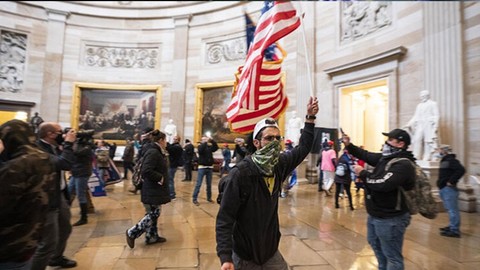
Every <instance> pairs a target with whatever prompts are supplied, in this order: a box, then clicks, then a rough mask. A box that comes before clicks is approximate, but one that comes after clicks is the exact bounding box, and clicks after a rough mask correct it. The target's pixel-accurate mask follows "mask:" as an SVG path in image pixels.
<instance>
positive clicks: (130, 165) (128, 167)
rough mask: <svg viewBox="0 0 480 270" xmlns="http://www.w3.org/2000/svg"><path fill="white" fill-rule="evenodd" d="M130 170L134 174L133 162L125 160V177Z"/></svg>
mask: <svg viewBox="0 0 480 270" xmlns="http://www.w3.org/2000/svg"><path fill="white" fill-rule="evenodd" d="M128 171H131V172H132V174H133V162H131V161H124V162H123V178H125V179H127V175H128Z"/></svg>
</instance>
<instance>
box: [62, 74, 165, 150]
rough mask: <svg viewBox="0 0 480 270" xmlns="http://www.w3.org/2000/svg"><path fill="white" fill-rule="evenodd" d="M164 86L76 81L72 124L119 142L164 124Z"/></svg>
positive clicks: (96, 136)
mask: <svg viewBox="0 0 480 270" xmlns="http://www.w3.org/2000/svg"><path fill="white" fill-rule="evenodd" d="M161 96H162V95H161V87H160V86H158V85H115V84H94V83H74V91H73V102H72V104H73V106H72V119H71V124H72V128H74V129H77V130H93V131H94V135H93V138H94V139H96V140H101V139H103V140H105V141H108V142H110V143H113V142H115V143H116V144H118V145H125V139H126V138H128V137H130V138H133V137H134V135H135V134H137V133H142V131H143V130H144V129H146V128H154V129H158V128H159V127H160V106H161Z"/></svg>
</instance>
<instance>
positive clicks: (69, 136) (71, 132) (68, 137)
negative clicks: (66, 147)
mask: <svg viewBox="0 0 480 270" xmlns="http://www.w3.org/2000/svg"><path fill="white" fill-rule="evenodd" d="M76 139H77V133H76V132H75V130H74V129H73V128H72V129H70V130H69V131H68V132H67V134H65V141H66V142H71V143H73V142H75V140H76Z"/></svg>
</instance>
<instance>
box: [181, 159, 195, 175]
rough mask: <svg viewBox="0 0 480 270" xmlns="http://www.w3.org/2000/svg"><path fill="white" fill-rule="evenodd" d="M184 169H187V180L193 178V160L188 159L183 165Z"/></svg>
mask: <svg viewBox="0 0 480 270" xmlns="http://www.w3.org/2000/svg"><path fill="white" fill-rule="evenodd" d="M183 169H184V170H185V180H192V170H193V164H192V162H191V161H190V162H189V161H186V162H185V164H184V165H183Z"/></svg>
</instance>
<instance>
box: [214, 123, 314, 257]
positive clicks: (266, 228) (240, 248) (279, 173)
mask: <svg viewBox="0 0 480 270" xmlns="http://www.w3.org/2000/svg"><path fill="white" fill-rule="evenodd" d="M313 130H314V124H312V123H305V128H304V129H303V132H302V135H301V137H300V144H299V145H298V146H297V147H295V148H294V149H293V150H292V151H290V152H283V153H282V154H280V157H279V161H278V164H277V165H275V167H274V179H275V183H274V187H273V192H272V193H270V191H269V190H268V187H267V185H266V183H265V180H264V177H263V176H262V174H261V173H260V171H259V170H258V168H257V166H256V165H255V164H254V163H253V161H252V159H251V157H245V159H244V160H242V161H241V162H242V163H247V166H248V170H243V171H242V172H240V171H239V169H238V167H233V168H232V170H231V171H230V173H229V174H228V175H227V176H226V177H227V178H229V179H227V180H226V186H225V189H224V194H223V198H222V201H221V204H220V209H219V211H218V215H217V220H216V238H217V254H218V256H219V257H220V261H221V262H222V264H223V263H224V262H232V251H235V253H236V254H238V255H239V256H240V258H242V259H244V260H249V261H250V260H251V261H253V262H255V263H256V264H259V265H262V264H264V263H265V262H266V261H268V260H269V259H270V258H271V257H272V256H273V255H274V254H275V252H277V250H278V244H279V242H280V236H281V234H280V228H279V221H278V198H279V194H280V192H281V189H282V182H283V181H284V180H285V179H287V176H288V175H289V174H290V173H291V172H292V171H293V170H294V169H295V168H296V167H297V166H298V165H299V164H300V163H301V162H302V161H303V160H304V159H305V157H306V156H307V155H308V153H309V152H310V150H311V148H312V145H313ZM242 175H244V176H245V177H242ZM242 181H248V184H249V185H248V186H249V187H250V188H249V196H248V197H247V198H243V194H244V193H245V191H241V190H240V189H241V187H245V186H246V185H245V184H241V182H242ZM242 183H244V182H242Z"/></svg>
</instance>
